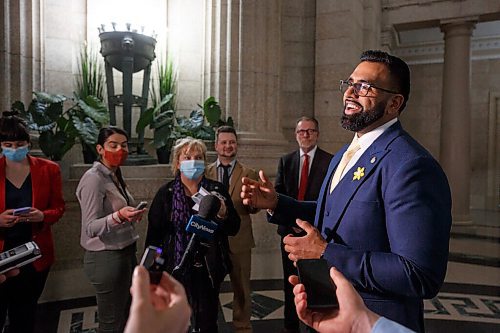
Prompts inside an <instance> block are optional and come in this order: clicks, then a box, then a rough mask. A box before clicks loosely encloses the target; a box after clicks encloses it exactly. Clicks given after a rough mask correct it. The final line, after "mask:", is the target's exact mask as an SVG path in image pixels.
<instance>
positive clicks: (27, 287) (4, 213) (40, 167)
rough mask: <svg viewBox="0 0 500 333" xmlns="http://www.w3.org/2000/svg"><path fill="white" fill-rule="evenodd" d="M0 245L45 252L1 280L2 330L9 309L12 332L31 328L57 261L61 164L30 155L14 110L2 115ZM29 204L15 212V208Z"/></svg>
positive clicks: (27, 139)
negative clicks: (53, 229) (32, 246)
mask: <svg viewBox="0 0 500 333" xmlns="http://www.w3.org/2000/svg"><path fill="white" fill-rule="evenodd" d="M0 145H1V147H2V153H3V157H1V158H0V212H1V213H0V251H2V252H3V251H6V250H9V249H12V248H14V247H16V246H19V245H21V244H24V243H26V242H29V241H35V242H36V243H37V244H38V246H39V247H40V250H41V252H42V257H41V258H40V259H38V260H36V261H34V262H33V263H32V264H29V265H26V266H24V267H22V268H21V272H20V274H19V275H18V276H16V277H13V278H11V279H9V280H7V281H6V282H5V283H2V284H1V285H0V331H1V328H2V327H3V326H4V324H5V318H6V313H7V311H8V313H9V332H33V328H34V324H35V311H36V306H37V303H38V299H39V297H40V295H41V293H42V291H43V288H44V286H45V281H46V280H47V275H48V273H49V269H50V266H51V265H52V263H53V262H54V244H53V240H52V232H51V230H50V228H51V225H52V224H54V223H55V222H57V221H58V220H59V219H60V218H61V216H62V215H63V213H64V200H63V196H62V182H61V172H60V169H59V166H58V165H57V164H56V163H54V162H51V161H49V160H46V159H41V158H36V157H32V156H29V155H28V152H29V146H30V137H29V133H28V130H27V128H26V126H25V124H24V123H23V121H22V120H21V119H20V118H18V117H16V116H15V115H13V114H12V113H10V112H4V115H3V116H2V117H1V118H0ZM21 207H30V210H29V212H27V213H25V214H22V215H14V214H13V210H14V209H15V208H21Z"/></svg>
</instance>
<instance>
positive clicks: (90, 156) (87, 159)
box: [82, 143, 97, 164]
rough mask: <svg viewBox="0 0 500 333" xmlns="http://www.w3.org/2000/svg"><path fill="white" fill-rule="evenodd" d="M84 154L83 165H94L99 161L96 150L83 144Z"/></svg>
mask: <svg viewBox="0 0 500 333" xmlns="http://www.w3.org/2000/svg"><path fill="white" fill-rule="evenodd" d="M82 153H83V163H85V164H92V163H94V162H95V161H96V160H97V154H96V151H95V149H92V147H91V146H89V145H87V144H85V143H82Z"/></svg>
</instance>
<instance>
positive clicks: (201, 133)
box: [176, 96, 234, 141]
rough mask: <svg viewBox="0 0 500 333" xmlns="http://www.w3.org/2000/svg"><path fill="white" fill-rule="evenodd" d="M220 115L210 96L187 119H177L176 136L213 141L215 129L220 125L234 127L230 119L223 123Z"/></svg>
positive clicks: (218, 108)
mask: <svg viewBox="0 0 500 333" xmlns="http://www.w3.org/2000/svg"><path fill="white" fill-rule="evenodd" d="M221 115H222V110H221V107H220V105H219V103H218V102H217V101H216V100H215V98H214V97H213V96H210V97H208V98H207V99H206V100H205V101H204V102H203V106H202V105H199V104H198V109H196V110H193V111H191V113H190V114H189V117H185V116H179V117H177V119H176V120H177V126H176V132H177V133H176V136H177V137H186V136H190V137H193V138H196V139H201V140H207V141H213V140H215V130H216V129H217V127H219V126H222V125H229V126H234V123H233V119H232V118H231V117H229V118H228V119H227V121H224V120H222V119H221ZM205 120H206V121H205ZM206 123H208V125H207V124H206Z"/></svg>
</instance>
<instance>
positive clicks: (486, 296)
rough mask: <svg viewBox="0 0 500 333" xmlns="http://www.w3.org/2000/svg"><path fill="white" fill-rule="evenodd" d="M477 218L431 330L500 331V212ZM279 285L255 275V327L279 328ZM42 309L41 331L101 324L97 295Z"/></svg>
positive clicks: (462, 242)
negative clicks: (259, 278) (98, 320)
mask: <svg viewBox="0 0 500 333" xmlns="http://www.w3.org/2000/svg"><path fill="white" fill-rule="evenodd" d="M479 220H480V221H483V223H476V226H477V228H476V230H475V232H474V233H473V234H467V233H465V234H464V233H453V234H452V239H451V241H450V261H449V264H448V273H447V276H446V282H445V284H444V285H443V287H442V289H441V292H440V293H439V294H438V296H437V297H436V298H434V299H432V300H426V301H425V325H426V331H427V332H429V333H438V332H439V333H442V332H446V333H447V332H456V333H465V332H474V333H483V332H484V333H486V332H488V333H493V332H500V259H499V258H500V225H499V222H500V213H498V212H494V213H492V215H491V216H485V218H481V219H479ZM281 286H282V281H281V280H277V279H273V280H252V290H253V291H254V292H253V294H252V300H253V304H252V325H253V328H254V332H255V333H261V332H262V333H272V332H279V330H280V329H281V325H282V318H283V294H282V292H281ZM231 302H232V294H231V288H230V284H229V282H224V283H223V286H222V291H221V295H220V303H221V309H220V311H219V313H220V317H219V323H220V326H219V328H220V332H224V333H226V332H232V329H231V324H230V322H231V317H232V311H231ZM38 315H39V320H38V324H37V331H36V332H37V333H81V332H85V333H93V332H95V329H96V327H97V324H96V306H95V298H94V297H86V298H79V299H72V300H66V301H59V302H48V303H42V304H40V306H39V313H38ZM303 331H304V330H303ZM145 332H147V330H145Z"/></svg>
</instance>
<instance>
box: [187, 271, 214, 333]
mask: <svg viewBox="0 0 500 333" xmlns="http://www.w3.org/2000/svg"><path fill="white" fill-rule="evenodd" d="M183 280H184V281H185V282H183V284H184V287H186V286H188V287H186V288H185V289H186V294H187V297H188V300H189V304H190V305H191V309H192V311H193V315H192V316H191V329H194V328H195V327H196V328H197V329H198V331H197V332H201V333H217V332H218V326H217V319H218V312H219V292H220V282H217V281H215V286H213V287H212V282H211V281H210V278H209V276H208V271H207V269H206V268H205V266H204V265H203V266H201V267H195V266H193V267H192V269H191V271H190V272H189V277H188V278H186V279H183Z"/></svg>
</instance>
